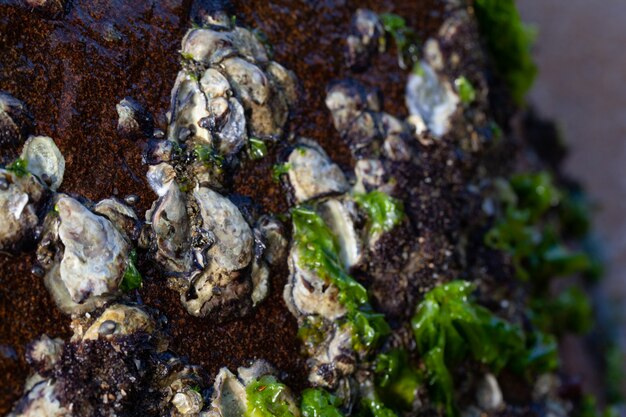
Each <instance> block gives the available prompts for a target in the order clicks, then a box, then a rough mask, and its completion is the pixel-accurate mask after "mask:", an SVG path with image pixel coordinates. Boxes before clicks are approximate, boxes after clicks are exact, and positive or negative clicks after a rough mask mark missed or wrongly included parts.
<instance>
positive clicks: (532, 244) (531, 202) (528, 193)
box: [485, 172, 592, 290]
mask: <svg viewBox="0 0 626 417" xmlns="http://www.w3.org/2000/svg"><path fill="white" fill-rule="evenodd" d="M498 187H499V191H500V199H501V201H502V203H503V205H504V213H503V216H502V218H501V219H499V220H498V221H497V222H496V223H495V225H494V226H493V227H492V228H491V230H489V231H488V232H487V234H486V235H485V243H486V244H487V246H489V247H491V248H494V249H498V250H502V251H505V252H507V253H509V254H510V255H511V260H512V263H513V266H514V267H515V271H516V274H517V276H518V278H520V279H522V280H524V281H528V280H529V279H532V280H533V282H534V283H535V284H536V289H537V290H543V289H544V288H545V287H546V286H547V283H548V280H549V279H550V278H552V277H555V276H566V275H571V274H574V273H577V272H585V271H587V270H589V269H590V268H591V267H592V263H591V260H590V258H589V256H587V254H585V253H583V252H574V251H571V250H569V249H568V248H567V247H566V246H565V245H563V243H562V242H561V239H560V237H559V233H558V231H559V230H560V229H562V227H561V225H560V224H559V223H554V222H549V221H548V220H549V218H548V216H547V215H548V212H549V211H550V210H551V209H553V208H557V207H559V205H560V203H561V201H562V193H561V192H560V191H559V190H558V189H557V188H556V187H555V186H554V185H553V183H552V178H551V176H550V175H549V174H548V173H545V172H540V173H536V174H521V175H515V176H513V177H512V178H511V179H510V181H509V183H506V182H504V181H500V182H498Z"/></svg>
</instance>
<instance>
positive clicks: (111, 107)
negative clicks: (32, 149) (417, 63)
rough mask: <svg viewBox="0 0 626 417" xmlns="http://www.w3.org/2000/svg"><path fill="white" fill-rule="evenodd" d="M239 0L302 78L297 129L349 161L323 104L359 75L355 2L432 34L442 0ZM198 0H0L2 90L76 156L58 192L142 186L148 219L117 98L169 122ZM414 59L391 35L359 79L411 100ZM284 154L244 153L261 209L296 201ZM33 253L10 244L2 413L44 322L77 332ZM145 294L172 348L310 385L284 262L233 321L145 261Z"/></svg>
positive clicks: (241, 185) (54, 331)
mask: <svg viewBox="0 0 626 417" xmlns="http://www.w3.org/2000/svg"><path fill="white" fill-rule="evenodd" d="M393 3H394V2H392V1H390V0H381V1H373V0H365V1H358V2H357V1H330V0H325V1H316V2H310V1H304V0H297V1H294V0H272V1H266V0H264V1H243V0H237V1H235V5H236V10H237V16H238V18H239V21H241V22H243V23H244V24H246V25H248V26H252V27H258V28H259V29H261V30H262V31H263V32H264V33H265V34H266V35H267V37H268V40H269V42H270V43H271V44H272V46H273V49H274V59H275V60H276V61H278V62H280V63H281V64H283V65H284V66H286V67H287V68H289V69H292V70H294V71H295V73H296V75H297V76H298V78H299V79H300V82H301V84H302V87H303V92H302V96H301V100H300V103H299V105H298V107H297V109H295V111H294V114H293V117H292V119H291V122H290V124H291V128H292V129H293V131H294V132H295V133H296V134H297V135H303V136H309V137H312V138H314V139H316V140H317V141H319V143H321V144H322V146H324V148H325V149H326V150H327V151H328V153H329V154H330V155H331V157H332V158H333V159H335V160H336V161H338V162H339V163H340V164H341V165H342V166H344V167H349V166H350V165H351V163H352V161H351V157H350V152H349V151H348V149H347V148H346V146H345V144H344V143H343V141H341V140H340V139H339V135H338V133H337V132H336V131H335V129H334V127H333V126H332V122H331V119H330V115H329V113H328V111H327V110H326V107H325V105H324V99H325V96H326V93H325V90H326V86H327V84H328V83H329V82H330V81H331V80H333V79H339V78H344V77H348V76H354V74H351V73H350V72H349V71H348V70H347V68H346V65H345V62H344V43H343V42H344V38H345V36H346V34H347V32H348V30H349V25H350V19H351V18H352V14H353V13H354V11H355V10H356V9H357V8H358V7H369V8H371V9H373V10H374V11H377V12H386V11H393V12H395V13H398V14H400V15H402V16H405V17H406V18H407V22H408V24H409V25H410V26H412V27H414V28H416V29H417V32H418V34H420V35H421V37H422V38H423V39H425V38H426V37H427V36H428V35H430V34H432V33H434V31H436V30H437V29H438V27H439V25H440V23H441V20H442V17H441V16H440V14H439V13H438V12H437V10H439V6H438V5H439V3H440V2H438V1H436V0H427V1H422V2H419V3H418V2H414V1H405V0H399V1H397V2H395V3H398V4H395V5H394V4H393ZM190 4H191V1H189V0H184V1H183V0H163V1H157V0H153V1H149V0H75V1H73V2H72V5H71V9H70V11H69V13H68V14H67V15H66V16H65V17H64V18H62V19H60V20H55V21H47V20H44V19H42V17H41V15H39V14H35V13H29V12H27V11H25V10H23V9H18V8H16V7H15V6H8V5H0V51H2V53H1V54H0V90H6V91H8V92H10V93H11V94H13V95H14V96H15V97H17V98H19V99H20V100H23V101H24V102H25V103H26V104H27V105H28V107H29V108H30V110H31V112H32V113H33V115H34V117H35V119H36V121H37V127H36V132H37V133H39V134H45V135H49V136H51V137H52V138H54V140H55V141H56V143H57V144H58V146H59V148H60V149H61V151H62V153H63V155H64V156H65V158H66V162H67V166H66V174H65V179H64V183H63V186H62V189H61V191H64V192H70V193H78V194H81V195H84V196H86V197H88V198H90V199H92V200H99V199H102V198H105V197H109V196H111V195H117V196H119V197H123V196H125V195H128V194H136V195H138V196H139V197H140V202H139V203H138V204H137V205H136V208H137V212H138V213H139V215H140V217H142V216H143V212H144V211H145V210H146V209H147V208H148V207H149V206H150V204H151V203H152V201H153V200H155V198H156V197H155V196H154V195H153V194H152V192H151V191H150V189H149V187H148V186H147V184H146V183H145V179H144V178H145V167H144V166H143V165H142V164H141V146H140V144H138V143H133V142H131V141H129V140H127V139H123V138H121V137H119V136H118V135H117V133H116V122H117V114H116V111H115V104H117V103H118V102H119V101H120V100H121V99H122V98H123V97H125V96H130V97H133V98H134V99H136V100H138V101H139V102H141V103H142V104H144V105H145V106H146V108H147V109H148V110H150V111H151V112H153V113H154V115H155V118H156V121H157V125H158V126H159V127H161V128H164V127H165V124H166V120H165V112H166V111H167V109H168V106H169V97H170V91H171V88H172V86H173V84H174V80H175V77H176V73H177V71H178V64H179V63H178V61H179V54H178V50H179V46H180V40H181V39H182V36H183V34H184V32H185V30H186V29H187V27H188V26H189V20H188V14H189V7H190ZM405 77H406V73H405V71H402V70H400V69H399V68H398V66H397V61H396V56H395V50H394V49H393V47H392V48H391V49H390V50H389V51H388V52H386V53H384V54H382V55H380V56H378V57H376V58H375V59H374V61H373V65H372V68H370V69H369V70H368V71H367V73H363V74H359V75H357V76H356V78H357V79H359V80H361V81H363V82H364V83H366V84H368V85H376V86H378V87H379V88H381V89H382V90H383V91H384V92H385V109H386V110H387V111H389V112H390V113H393V114H396V115H403V114H405V113H406V110H405V107H404V84H405ZM275 162H276V153H274V152H273V153H271V155H270V156H268V158H267V159H265V160H262V161H260V162H258V161H250V162H246V163H245V164H244V165H243V166H242V169H240V170H239V172H238V174H237V175H236V177H235V178H234V191H235V192H236V193H239V194H243V195H248V196H250V197H252V198H253V199H254V200H255V201H256V202H258V203H260V204H261V205H262V206H263V207H264V209H265V210H267V211H272V212H282V211H284V210H285V209H286V208H287V205H286V200H285V198H284V191H283V190H282V189H281V188H280V186H279V185H278V184H275V183H274V182H273V181H272V180H271V166H272V165H273V163H275ZM33 261H34V254H33V253H32V251H31V252H28V253H23V254H21V255H18V256H17V257H15V258H11V257H7V256H5V255H2V254H0V347H2V352H11V349H13V350H15V353H16V355H12V354H9V355H8V358H6V357H0V414H5V413H6V412H7V411H8V410H9V409H10V407H11V405H12V404H13V402H14V401H15V400H16V399H17V397H18V396H19V393H20V392H21V389H22V386H23V382H24V380H25V378H26V376H27V375H26V373H27V367H26V365H25V363H24V360H23V353H24V345H25V344H26V343H27V342H28V341H30V340H32V339H33V338H35V337H37V336H38V335H40V334H41V333H47V334H49V335H50V336H53V337H54V336H61V337H67V336H68V333H69V329H68V323H69V319H68V318H67V317H65V316H63V315H61V314H60V313H59V312H58V311H57V310H56V309H55V307H54V305H53V303H52V301H51V300H50V299H49V297H48V294H47V292H46V290H45V288H44V286H43V283H42V280H41V279H40V278H37V277H35V276H33V275H32V274H31V273H30V268H31V265H32V263H33ZM142 272H143V273H144V275H145V276H146V279H145V287H144V288H143V289H142V291H141V296H142V298H143V300H144V302H146V304H149V305H151V306H154V307H156V308H158V309H160V310H161V311H162V312H163V313H164V314H165V315H166V316H167V317H168V319H169V327H170V331H171V334H172V336H173V348H174V350H176V351H177V352H178V353H179V354H182V355H187V356H189V358H190V360H191V362H193V363H198V364H200V365H203V366H204V367H205V368H206V369H207V371H208V372H209V374H210V375H214V374H215V372H216V371H217V370H218V368H219V367H220V366H222V365H227V366H229V367H231V368H236V367H237V366H239V365H242V364H243V362H244V361H245V360H247V359H254V358H260V357H263V358H266V359H268V360H270V361H272V362H273V363H274V364H275V365H276V366H278V367H279V369H280V370H281V371H283V372H284V375H283V377H284V378H285V379H286V380H287V382H289V383H290V384H291V385H293V386H294V388H299V387H301V386H302V385H303V366H302V365H303V363H302V359H301V357H300V355H299V354H298V343H297V340H296V337H295V334H296V331H297V326H296V323H295V320H294V319H293V318H292V316H291V315H290V314H289V313H288V311H287V310H286V308H285V306H284V303H283V301H282V286H283V285H284V282H285V276H286V270H281V271H274V274H273V278H272V291H271V294H270V296H269V299H268V300H266V301H265V302H264V303H263V304H262V305H261V306H260V307H259V308H257V309H256V310H255V312H254V313H252V314H251V315H249V316H248V317H245V318H244V319H241V320H237V321H234V322H231V323H225V324H220V325H216V324H215V323H213V322H211V320H210V319H198V318H193V317H191V316H189V315H188V314H187V313H186V312H185V311H184V309H183V308H182V306H181V305H180V301H179V300H178V295H177V294H176V293H175V292H173V291H171V290H169V289H167V287H166V284H165V282H164V280H163V279H162V277H160V276H159V271H157V270H155V269H151V268H147V269H146V268H142Z"/></svg>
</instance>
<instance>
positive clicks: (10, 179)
mask: <svg viewBox="0 0 626 417" xmlns="http://www.w3.org/2000/svg"><path fill="white" fill-rule="evenodd" d="M0 181H2V182H3V184H5V185H6V189H3V188H0V250H9V249H11V248H12V247H13V246H14V245H19V241H20V239H22V238H23V237H24V236H25V235H27V234H28V233H30V232H31V231H32V230H33V228H34V227H35V226H37V223H38V221H39V219H38V218H37V206H38V204H39V203H40V201H41V200H42V199H43V197H44V193H45V190H44V187H43V186H42V185H41V183H40V182H39V181H37V179H35V177H33V176H32V175H28V174H27V175H24V176H22V177H18V176H17V175H16V174H15V173H13V172H10V171H6V170H4V169H0Z"/></svg>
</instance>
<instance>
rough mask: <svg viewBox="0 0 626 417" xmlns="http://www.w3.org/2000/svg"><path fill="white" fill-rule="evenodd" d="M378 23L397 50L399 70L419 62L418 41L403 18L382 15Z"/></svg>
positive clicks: (386, 14)
mask: <svg viewBox="0 0 626 417" xmlns="http://www.w3.org/2000/svg"><path fill="white" fill-rule="evenodd" d="M379 18H380V21H381V22H382V24H383V27H384V28H385V32H387V33H389V34H390V35H391V37H392V38H393V40H394V42H395V44H396V48H397V50H398V63H399V65H400V68H402V69H407V68H411V67H413V66H414V65H415V64H416V63H417V62H418V61H419V39H418V37H417V34H416V33H415V31H413V29H411V28H409V27H408V26H407V24H406V21H405V20H404V18H403V17H401V16H398V15H397V14H394V13H382V14H380V15H379Z"/></svg>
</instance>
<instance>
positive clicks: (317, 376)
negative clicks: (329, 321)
mask: <svg viewBox="0 0 626 417" xmlns="http://www.w3.org/2000/svg"><path fill="white" fill-rule="evenodd" d="M352 338H353V334H352V331H351V330H350V328H349V327H337V326H336V325H333V326H332V330H331V331H330V332H328V333H327V334H326V338H325V340H324V341H323V342H322V343H320V344H319V345H318V346H317V348H316V350H315V352H313V353H312V354H311V355H310V357H309V360H308V365H309V369H310V371H309V382H310V383H311V384H313V385H314V386H322V387H326V388H331V389H334V388H336V387H337V385H338V384H339V382H340V380H341V379H342V378H344V377H346V376H348V375H350V374H352V373H353V372H354V371H355V369H356V354H355V352H354V349H353V348H352Z"/></svg>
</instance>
